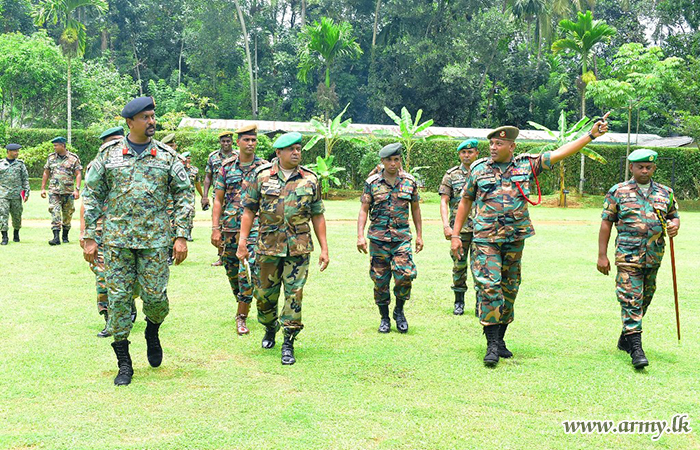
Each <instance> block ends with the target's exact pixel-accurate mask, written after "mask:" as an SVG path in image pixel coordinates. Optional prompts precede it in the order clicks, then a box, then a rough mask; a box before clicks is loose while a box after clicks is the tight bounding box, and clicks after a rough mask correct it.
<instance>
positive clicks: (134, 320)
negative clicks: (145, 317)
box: [131, 305, 137, 323]
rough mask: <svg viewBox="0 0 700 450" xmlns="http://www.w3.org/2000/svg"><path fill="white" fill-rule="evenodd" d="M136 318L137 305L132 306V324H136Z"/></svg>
mask: <svg viewBox="0 0 700 450" xmlns="http://www.w3.org/2000/svg"><path fill="white" fill-rule="evenodd" d="M136 316H137V313H136V306H135V305H131V323H134V322H136Z"/></svg>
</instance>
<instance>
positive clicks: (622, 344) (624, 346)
mask: <svg viewBox="0 0 700 450" xmlns="http://www.w3.org/2000/svg"><path fill="white" fill-rule="evenodd" d="M617 349H618V350H622V351H623V352H627V353H629V352H630V343H629V342H627V336H625V332H624V331H623V332H622V333H620V338H619V339H618V340H617Z"/></svg>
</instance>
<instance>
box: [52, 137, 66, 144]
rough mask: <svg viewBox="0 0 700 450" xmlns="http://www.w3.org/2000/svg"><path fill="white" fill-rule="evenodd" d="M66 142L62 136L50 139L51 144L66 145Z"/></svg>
mask: <svg viewBox="0 0 700 450" xmlns="http://www.w3.org/2000/svg"><path fill="white" fill-rule="evenodd" d="M66 142H68V139H66V138H64V137H63V136H58V137H55V138H53V139H51V143H52V144H63V145H66Z"/></svg>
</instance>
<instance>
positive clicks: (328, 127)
mask: <svg viewBox="0 0 700 450" xmlns="http://www.w3.org/2000/svg"><path fill="white" fill-rule="evenodd" d="M348 106H350V103H348V104H347V105H345V108H344V109H343V110H342V111H341V112H340V114H338V115H337V116H335V118H334V119H333V120H330V119H329V120H328V121H327V122H326V123H323V122H321V121H319V120H316V119H311V121H310V123H311V126H312V127H314V130H316V134H314V136H313V137H312V138H311V139H310V140H309V142H307V143H306V145H305V146H304V148H303V150H309V149H310V148H312V147H313V146H314V145H316V144H317V143H318V141H320V140H321V139H323V140H324V142H325V146H326V157H329V156H330V155H331V154H332V153H333V147H335V144H337V143H338V141H339V140H340V139H341V138H343V139H344V140H347V141H350V142H353V143H355V144H359V145H365V144H366V142H365V141H364V140H363V139H360V138H358V137H353V136H346V135H347V134H348V133H350V129H349V127H350V124H351V123H352V119H346V120H343V114H345V111H347V110H348Z"/></svg>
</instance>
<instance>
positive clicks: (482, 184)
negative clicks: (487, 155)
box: [476, 177, 496, 197]
mask: <svg viewBox="0 0 700 450" xmlns="http://www.w3.org/2000/svg"><path fill="white" fill-rule="evenodd" d="M476 186H477V195H480V196H481V197H486V196H488V195H489V194H491V193H492V192H493V191H495V190H496V179H495V178H493V177H482V178H478V179H477V180H476Z"/></svg>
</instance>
